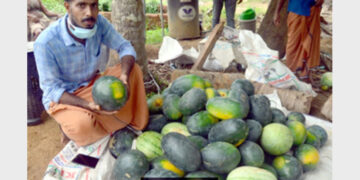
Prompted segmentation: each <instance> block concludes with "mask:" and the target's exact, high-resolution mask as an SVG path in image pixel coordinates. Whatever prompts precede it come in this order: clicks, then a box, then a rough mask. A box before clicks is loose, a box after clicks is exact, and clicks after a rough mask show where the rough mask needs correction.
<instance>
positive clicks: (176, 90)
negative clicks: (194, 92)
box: [170, 74, 205, 97]
mask: <svg viewBox="0 0 360 180" xmlns="http://www.w3.org/2000/svg"><path fill="white" fill-rule="evenodd" d="M195 87H196V88H200V89H205V81H204V79H203V78H201V77H200V76H197V75H194V74H187V75H184V76H180V77H178V78H177V79H175V80H174V81H173V82H172V83H171V86H170V93H172V94H177V95H178V96H180V97H181V96H182V95H183V94H185V93H186V92H187V91H188V90H190V89H191V88H195Z"/></svg>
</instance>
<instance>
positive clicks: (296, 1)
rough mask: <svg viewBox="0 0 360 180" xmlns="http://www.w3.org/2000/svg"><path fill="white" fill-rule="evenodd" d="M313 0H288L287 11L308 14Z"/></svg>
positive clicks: (313, 2) (313, 3)
mask: <svg viewBox="0 0 360 180" xmlns="http://www.w3.org/2000/svg"><path fill="white" fill-rule="evenodd" d="M313 5H315V0H289V4H288V11H290V12H293V13H295V14H298V15H302V16H310V9H311V7H312V6H313Z"/></svg>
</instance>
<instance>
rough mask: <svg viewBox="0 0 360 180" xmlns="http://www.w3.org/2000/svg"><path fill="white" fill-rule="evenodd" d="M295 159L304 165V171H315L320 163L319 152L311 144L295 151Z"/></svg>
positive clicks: (303, 145) (301, 146)
mask: <svg viewBox="0 0 360 180" xmlns="http://www.w3.org/2000/svg"><path fill="white" fill-rule="evenodd" d="M295 157H296V158H297V159H298V160H299V161H300V162H301V164H302V165H303V168H304V171H310V170H314V169H315V168H316V166H317V165H318V163H319V160H320V155H319V151H318V150H317V149H316V148H315V147H314V146H312V145H310V144H302V145H300V146H299V147H298V148H296V150H295Z"/></svg>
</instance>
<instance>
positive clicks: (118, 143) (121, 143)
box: [109, 128, 136, 158]
mask: <svg viewBox="0 0 360 180" xmlns="http://www.w3.org/2000/svg"><path fill="white" fill-rule="evenodd" d="M135 138H136V134H135V133H134V132H133V131H131V130H129V129H128V128H123V129H120V130H117V131H116V132H115V133H114V134H113V135H112V136H111V138H110V141H109V151H110V153H111V155H112V156H113V157H114V158H117V157H118V156H119V155H120V154H122V153H123V152H125V151H127V150H130V149H131V146H132V144H133V140H134V139H135Z"/></svg>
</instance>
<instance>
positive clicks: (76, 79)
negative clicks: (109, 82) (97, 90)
mask: <svg viewBox="0 0 360 180" xmlns="http://www.w3.org/2000/svg"><path fill="white" fill-rule="evenodd" d="M67 17H68V14H66V15H65V16H64V17H63V18H61V19H59V20H58V21H56V22H54V23H53V24H52V25H51V26H49V27H48V28H46V29H45V30H44V31H43V32H41V34H40V36H39V37H38V38H37V39H36V41H35V43H34V55H35V62H36V66H37V70H38V73H39V81H40V88H41V89H42V91H43V97H42V103H43V105H44V107H45V109H46V110H48V109H49V105H50V103H51V101H53V102H56V103H58V102H59V99H60V97H61V96H62V94H63V93H64V92H65V91H66V92H69V93H72V92H74V91H75V90H76V89H78V88H79V87H80V86H86V85H88V84H89V82H90V80H91V79H92V78H93V77H94V76H95V75H96V73H97V71H98V69H99V67H100V65H101V64H100V62H101V61H100V60H99V57H100V56H99V55H100V51H101V48H100V47H101V44H104V45H106V46H108V47H109V48H111V49H114V50H116V51H117V52H118V54H119V58H120V59H121V58H122V57H123V56H125V55H132V56H134V57H135V59H136V52H135V50H134V48H133V47H132V46H131V43H130V42H129V41H127V40H125V39H124V38H123V37H122V36H121V35H120V34H119V33H118V32H117V31H116V30H115V29H114V28H113V26H112V25H111V24H110V23H109V22H108V21H107V19H105V18H104V17H103V16H101V15H100V14H99V15H98V17H97V21H96V24H97V30H96V33H95V35H94V36H92V37H91V38H89V39H86V43H85V45H83V44H81V43H79V42H77V41H76V40H75V39H74V38H73V37H71V36H70V34H69V33H68V31H67V29H66V24H65V21H66V18H67Z"/></svg>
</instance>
